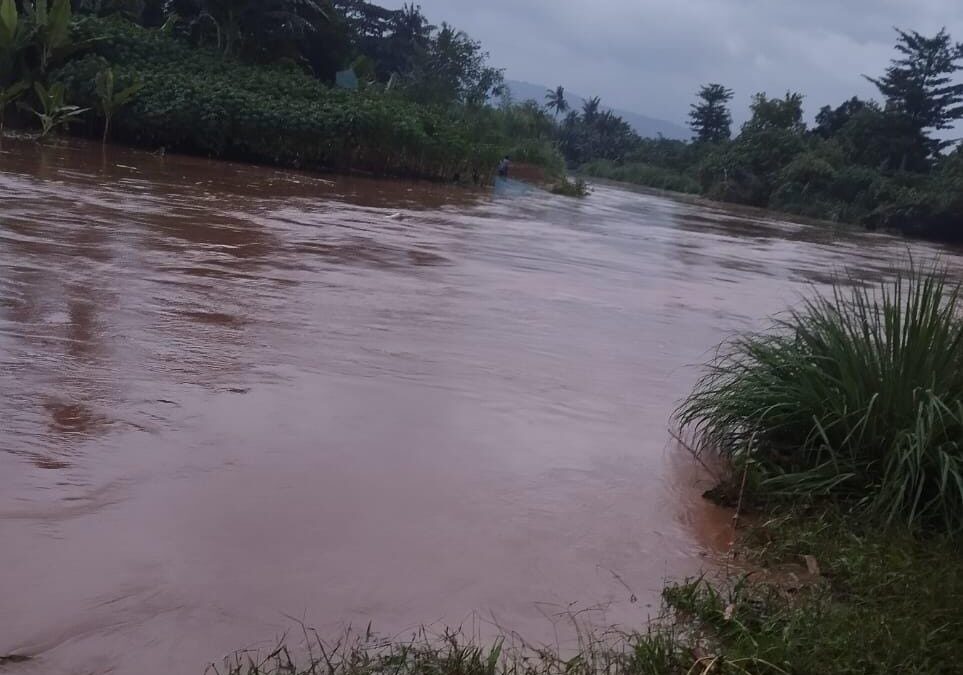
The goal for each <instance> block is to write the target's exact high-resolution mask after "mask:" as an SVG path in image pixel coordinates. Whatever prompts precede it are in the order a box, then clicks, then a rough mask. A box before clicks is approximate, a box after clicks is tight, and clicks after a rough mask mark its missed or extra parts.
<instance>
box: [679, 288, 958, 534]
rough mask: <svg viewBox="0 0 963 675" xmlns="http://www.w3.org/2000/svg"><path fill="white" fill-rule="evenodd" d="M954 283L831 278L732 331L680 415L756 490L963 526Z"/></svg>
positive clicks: (917, 521)
mask: <svg viewBox="0 0 963 675" xmlns="http://www.w3.org/2000/svg"><path fill="white" fill-rule="evenodd" d="M959 310H960V288H959V287H958V286H953V285H950V284H949V283H948V282H947V281H946V279H945V276H944V275H943V274H942V273H941V272H936V273H932V274H923V273H920V272H913V273H911V275H910V276H909V277H908V278H901V279H898V280H897V281H896V282H895V283H893V284H885V285H883V286H881V287H880V288H878V289H875V290H874V289H866V288H863V287H854V288H852V289H849V287H848V285H846V284H842V283H840V284H837V285H836V286H835V290H834V291H833V294H832V295H830V296H828V297H824V296H818V297H816V298H814V299H812V300H809V301H807V302H806V303H804V304H803V305H802V306H801V307H800V308H799V309H795V310H792V311H790V312H789V313H788V315H787V316H785V317H783V318H780V319H778V320H776V322H775V327H774V328H773V329H772V330H771V331H768V332H764V333H758V334H752V335H748V336H745V337H740V338H737V339H736V340H735V341H733V342H732V343H731V344H729V345H728V347H727V348H725V349H723V350H722V351H721V354H720V356H719V357H718V358H717V359H716V360H715V361H714V362H713V363H712V364H711V366H710V368H709V371H708V374H707V375H706V376H705V377H704V378H703V379H702V380H701V382H700V383H699V384H698V386H697V387H696V389H695V391H694V393H693V394H692V395H691V396H690V398H689V399H688V400H687V401H686V402H685V403H684V404H683V406H682V407H681V409H680V421H681V423H682V425H683V426H684V427H689V428H691V429H692V430H694V431H695V432H696V433H697V434H699V435H700V436H701V437H702V439H703V441H704V442H705V443H706V444H707V445H708V446H710V447H713V448H715V449H717V450H718V451H720V452H721V453H722V454H723V455H725V456H727V457H729V458H731V459H732V460H733V461H734V462H735V463H736V465H737V466H739V467H740V468H741V467H746V468H747V470H748V471H749V472H750V474H751V475H752V477H753V481H751V482H750V485H754V486H756V488H757V490H758V491H759V492H760V493H761V494H764V495H788V496H793V497H807V498H808V497H813V496H826V495H830V496H834V497H838V498H841V499H844V500H847V501H850V502H851V503H853V504H856V505H857V506H859V507H861V508H865V509H866V510H868V511H869V512H871V513H874V514H877V515H880V516H882V517H883V518H884V519H885V520H888V521H891V522H892V521H902V522H905V523H909V524H910V525H926V526H933V527H936V528H941V529H943V530H945V531H949V532H958V531H960V530H963V320H961V317H960V314H959Z"/></svg>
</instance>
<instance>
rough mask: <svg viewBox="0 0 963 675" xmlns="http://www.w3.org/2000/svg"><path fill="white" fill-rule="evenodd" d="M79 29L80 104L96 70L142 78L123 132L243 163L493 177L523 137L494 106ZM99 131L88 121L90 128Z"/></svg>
mask: <svg viewBox="0 0 963 675" xmlns="http://www.w3.org/2000/svg"><path fill="white" fill-rule="evenodd" d="M76 32H77V39H79V40H91V39H93V40H94V42H93V43H92V44H93V52H92V53H90V54H88V55H87V56H85V57H83V58H80V59H74V60H73V61H71V62H70V63H68V64H67V65H66V66H65V67H63V68H61V69H60V70H59V71H58V72H57V73H56V79H58V80H59V81H62V82H64V84H65V85H66V86H67V91H68V92H69V93H70V95H71V96H72V97H73V100H76V101H77V102H79V103H80V104H81V105H84V106H90V107H96V106H98V105H99V100H100V99H99V97H98V96H97V92H96V91H95V87H94V81H95V79H96V76H97V73H99V72H101V71H103V70H104V69H106V68H108V67H109V68H111V69H112V72H113V73H114V75H115V77H116V78H117V81H118V82H121V83H124V84H123V86H124V87H127V86H131V85H133V83H135V82H142V83H143V88H142V89H140V91H139V92H138V94H137V96H136V97H135V98H133V100H131V101H130V102H129V103H128V104H127V105H126V106H124V107H123V108H122V109H120V110H118V111H117V113H116V118H115V120H114V122H113V124H112V133H113V136H114V137H115V138H117V139H119V140H123V141H126V142H129V143H134V144H138V145H146V146H149V147H160V146H163V147H166V148H168V149H171V150H181V151H187V152H195V153H202V154H207V155H210V156H215V157H227V158H235V159H242V160H248V161H258V162H266V163H272V164H281V165H287V166H299V167H305V168H312V167H313V168H328V169H340V170H363V171H370V172H375V173H381V174H395V175H412V176H424V177H432V178H445V179H450V178H451V177H452V176H454V175H455V174H456V173H461V174H464V175H470V174H472V173H473V171H474V170H477V171H478V172H479V173H481V174H482V175H483V176H485V177H487V176H488V175H490V174H491V172H492V171H493V169H494V167H495V165H496V164H497V162H498V160H499V159H500V157H502V156H504V155H505V153H506V152H508V151H509V149H510V148H511V147H513V146H515V145H516V144H517V142H518V140H519V139H518V137H517V136H513V135H512V134H510V133H508V132H507V131H506V129H507V127H508V126H509V121H508V119H507V118H509V117H511V116H512V115H511V114H509V113H504V112H501V111H497V110H494V109H491V108H484V109H479V110H474V111H470V110H469V109H467V108H463V107H459V108H452V109H433V108H428V107H425V106H421V105H417V104H415V103H412V102H411V101H408V100H406V99H405V98H404V97H400V96H393V95H390V94H386V93H383V92H380V91H377V90H376V89H373V90H371V91H367V90H365V91H359V92H348V91H340V90H331V89H329V88H327V87H326V86H324V85H323V84H322V83H321V82H319V81H318V80H317V79H316V78H314V77H312V76H311V75H309V74H307V73H305V72H304V71H302V70H300V69H298V68H295V67H291V66H283V65H275V66H266V65H253V64H246V63H244V62H242V61H240V60H239V59H235V58H232V57H225V56H224V55H223V54H221V53H220V52H218V51H217V50H213V49H211V50H206V49H199V48H192V47H190V46H189V45H187V44H184V43H183V42H181V41H178V40H176V39H174V38H172V37H170V36H167V35H165V34H163V33H162V32H160V31H154V30H146V29H143V28H141V27H138V26H136V25H134V24H131V23H130V22H128V21H126V20H124V19H122V18H120V17H111V18H108V19H100V18H95V17H84V18H82V19H80V20H78V22H77V27H76ZM88 132H89V133H93V129H92V128H89V129H88Z"/></svg>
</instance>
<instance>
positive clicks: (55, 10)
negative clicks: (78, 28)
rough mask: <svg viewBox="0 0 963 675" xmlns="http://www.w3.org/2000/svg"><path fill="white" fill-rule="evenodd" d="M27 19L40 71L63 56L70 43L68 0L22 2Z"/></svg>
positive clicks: (45, 69)
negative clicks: (33, 37) (51, 2)
mask: <svg viewBox="0 0 963 675" xmlns="http://www.w3.org/2000/svg"><path fill="white" fill-rule="evenodd" d="M24 9H25V10H26V15H27V20H28V22H29V24H30V25H31V26H32V28H33V30H34V32H35V38H36V42H35V44H36V48H37V51H38V52H39V55H40V59H39V60H40V72H41V73H42V74H43V73H46V72H47V67H48V66H49V65H50V63H51V62H52V61H53V60H54V59H55V58H57V57H59V56H63V55H64V53H65V52H68V51H69V50H70V47H71V43H70V20H71V16H72V13H71V9H70V0H53V4H50V0H33V2H24Z"/></svg>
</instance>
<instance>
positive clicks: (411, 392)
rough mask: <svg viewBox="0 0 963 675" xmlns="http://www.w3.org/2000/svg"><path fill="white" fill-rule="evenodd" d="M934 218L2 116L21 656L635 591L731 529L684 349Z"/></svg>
mask: <svg viewBox="0 0 963 675" xmlns="http://www.w3.org/2000/svg"><path fill="white" fill-rule="evenodd" d="M910 251H912V252H913V253H914V254H915V255H917V256H918V257H921V258H922V257H928V256H932V255H933V254H934V253H936V252H937V249H936V248H935V247H930V246H926V245H919V244H913V245H908V244H907V243H906V242H904V241H901V240H898V239H894V238H890V237H885V236H876V235H870V234H863V233H849V234H846V233H839V232H834V231H832V230H831V229H827V228H826V227H814V226H809V225H802V224H793V223H789V222H783V221H775V220H769V219H765V218H764V217H762V216H761V215H759V214H754V213H747V212H738V211H734V210H724V209H721V208H714V207H713V208H708V207H704V206H697V205H692V204H683V203H678V202H675V201H671V200H669V199H666V198H662V197H659V196H652V195H647V194H640V193H634V192H629V191H624V190H620V189H616V188H613V187H598V189H597V190H596V191H595V193H594V194H593V195H592V196H591V197H589V198H588V199H585V200H581V201H576V200H568V199H565V198H560V197H553V196H549V195H545V194H542V193H538V192H534V191H533V192H529V193H527V194H517V193H514V192H513V193H512V194H511V195H508V196H500V195H494V196H493V195H491V194H487V193H481V192H471V191H466V190H464V189H458V188H448V187H442V186H437V185H426V184H417V183H405V182H395V181H384V180H378V181H375V180H365V179H346V178H333V177H331V178H328V177H323V176H321V177H319V176H312V175H307V174H301V173H294V172H283V171H277V170H273V169H268V168H263V167H251V166H241V165H232V164H226V163H216V162H210V161H206V160H203V159H192V158H179V157H171V156H168V157H158V156H153V155H151V154H148V153H141V152H134V151H127V150H123V149H116V148H110V149H108V150H107V151H106V152H102V150H101V148H100V147H99V146H87V145H79V144H78V145H68V146H64V147H57V148H44V149H41V148H39V147H38V146H35V145H33V144H29V143H22V142H16V141H11V140H9V139H8V140H5V141H4V145H3V148H2V153H0V386H2V393H3V395H2V397H0V655H3V654H10V653H18V654H29V655H31V656H34V657H35V659H34V660H32V661H31V662H29V663H24V664H14V665H8V666H6V667H7V668H9V669H10V671H11V672H17V673H20V672H22V673H44V674H52V675H66V674H68V673H69V674H74V673H77V674H79V673H83V674H93V673H96V674H100V673H116V674H121V675H128V674H129V675H135V674H136V675H155V674H160V673H164V674H170V673H178V674H180V673H198V674H199V673H201V672H203V670H204V667H205V666H206V665H207V664H209V663H210V662H212V661H216V660H218V659H219V658H221V657H222V656H223V655H225V654H227V653H229V652H231V651H233V650H235V649H240V648H249V647H257V646H261V647H269V646H271V644H272V643H273V641H274V640H275V639H276V637H277V636H278V635H280V634H281V633H283V632H284V631H286V630H290V629H291V628H292V627H294V626H296V625H297V623H296V622H297V621H298V620H302V621H305V622H307V623H308V624H309V625H311V626H314V627H317V628H318V629H319V631H320V632H321V633H322V634H324V633H326V632H337V631H338V630H339V629H340V628H341V627H343V626H344V625H346V624H348V623H352V624H354V625H362V626H364V625H366V624H367V623H368V622H369V621H371V622H372V625H373V628H374V629H375V630H378V631H381V632H383V633H389V634H394V633H399V632H404V631H406V630H411V629H413V628H415V627H417V626H418V625H420V624H432V625H438V626H440V625H442V624H464V625H466V627H470V628H471V629H472V630H476V629H477V626H478V625H480V624H486V625H490V624H491V623H497V624H498V625H500V626H502V627H504V628H507V629H512V630H516V631H518V632H519V633H521V634H522V635H525V636H526V637H528V638H530V639H531V640H533V641H541V640H551V639H552V636H553V635H554V631H555V628H554V626H553V623H556V622H558V621H559V615H560V614H562V613H564V612H566V611H569V612H571V611H581V610H589V609H591V610H592V611H591V612H589V614H590V615H591V619H592V621H594V622H597V623H601V624H621V625H625V626H632V625H640V624H641V623H642V622H643V621H644V620H645V619H646V617H647V616H649V615H650V614H652V613H654V612H655V611H656V609H657V604H658V592H659V590H660V589H661V587H662V584H663V580H664V579H665V578H667V577H683V576H686V575H690V574H694V573H696V572H698V571H699V570H700V569H701V568H703V567H705V566H706V565H711V564H712V559H713V557H714V556H715V554H716V553H718V551H719V550H720V547H723V546H724V544H725V541H726V540H727V538H728V536H729V535H728V529H727V526H728V514H726V513H725V512H722V511H720V510H717V509H714V508H713V507H710V506H709V505H707V504H706V503H704V502H703V501H702V500H701V499H700V498H699V491H700V488H701V487H704V485H701V484H700V480H699V477H698V475H697V474H696V473H695V471H694V470H692V469H691V467H690V466H689V463H688V462H687V461H685V458H684V454H685V453H684V452H683V451H681V450H680V449H679V448H678V447H676V446H675V444H674V443H673V442H672V441H671V438H670V435H669V433H668V427H669V426H670V424H671V420H670V418H671V414H672V410H673V408H674V406H675V405H676V403H677V402H678V401H679V399H680V398H681V397H682V396H683V395H685V393H686V392H687V391H688V390H689V389H690V387H691V386H692V384H693V382H694V380H695V378H696V376H697V370H696V369H695V368H694V367H693V365H694V364H698V363H701V362H703V361H704V360H705V359H706V358H707V357H708V355H709V354H710V350H711V348H712V347H713V346H714V345H715V344H716V343H717V342H719V341H720V340H721V339H722V338H724V337H725V336H726V335H728V334H730V333H731V332H732V331H734V330H737V329H743V328H747V327H754V326H760V325H762V321H763V319H764V317H765V316H766V315H767V314H771V313H773V312H776V311H778V310H780V309H782V308H783V307H785V306H786V305H787V304H789V303H792V302H794V301H796V300H797V299H798V297H799V295H800V294H801V293H804V292H806V290H807V285H809V284H813V283H814V284H817V285H821V284H824V283H825V282H826V280H827V279H828V278H829V276H830V275H831V273H832V272H833V270H834V269H836V270H839V269H844V268H845V269H850V270H852V271H853V272H854V273H855V274H856V275H857V276H858V277H860V278H864V279H878V278H882V277H884V276H886V275H888V274H890V273H891V272H892V270H893V269H894V268H895V267H897V266H901V265H903V264H905V262H906V260H907V257H908V255H909V253H910ZM944 254H945V256H946V259H947V261H948V262H949V263H950V264H952V265H958V264H959V262H960V260H959V258H957V257H955V255H954V254H953V253H951V252H944Z"/></svg>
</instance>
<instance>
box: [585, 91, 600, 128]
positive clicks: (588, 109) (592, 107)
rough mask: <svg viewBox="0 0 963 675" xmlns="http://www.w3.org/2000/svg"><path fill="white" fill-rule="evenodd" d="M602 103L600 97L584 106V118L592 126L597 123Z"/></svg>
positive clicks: (594, 98) (588, 101)
mask: <svg viewBox="0 0 963 675" xmlns="http://www.w3.org/2000/svg"><path fill="white" fill-rule="evenodd" d="M601 103H602V99H600V98H599V97H598V96H593V97H592V98H590V99H589V100H587V101H586V102H585V103H583V104H582V116H583V117H584V118H585V121H586V122H588V123H589V124H591V123H592V122H594V121H595V118H596V117H597V116H598V114H599V104H601Z"/></svg>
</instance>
